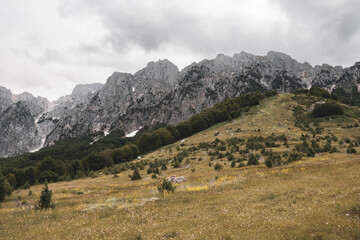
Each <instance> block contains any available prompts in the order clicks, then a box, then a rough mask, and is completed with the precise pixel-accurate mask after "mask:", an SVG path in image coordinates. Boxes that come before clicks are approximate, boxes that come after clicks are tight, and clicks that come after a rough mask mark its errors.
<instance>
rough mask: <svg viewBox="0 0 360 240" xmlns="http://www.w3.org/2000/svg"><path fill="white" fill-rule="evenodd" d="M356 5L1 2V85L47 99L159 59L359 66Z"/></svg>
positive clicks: (345, 1)
mask: <svg viewBox="0 0 360 240" xmlns="http://www.w3.org/2000/svg"><path fill="white" fill-rule="evenodd" d="M359 12H360V1H359V0H302V1H295V0H294V1H290V0H251V1H245V0H196V1H195V0H141V1H140V0H31V1H29V0H1V1H0V17H1V20H0V36H1V37H0V63H1V64H0V86H5V87H6V88H8V89H11V91H12V92H13V93H17V94H18V93H21V92H23V91H28V92H30V93H32V94H34V95H35V96H38V95H40V96H44V97H47V98H48V99H50V100H55V99H57V98H58V97H60V96H62V95H65V94H70V93H71V91H72V89H73V88H74V86H75V85H76V84H79V83H92V82H101V83H105V81H106V79H107V77H108V76H109V75H111V74H112V72H114V71H121V72H131V73H134V72H136V71H137V70H139V69H141V68H143V67H144V66H146V63H147V62H149V61H156V60H158V59H164V58H167V59H169V60H170V61H172V62H173V63H175V64H176V65H177V66H178V67H179V69H182V68H183V67H185V66H186V65H189V64H190V63H192V62H198V61H200V60H202V59H204V58H208V59H209V58H214V57H215V56H216V55H217V54H218V53H225V54H228V55H231V56H232V55H233V54H234V53H239V52H241V51H245V52H250V53H253V54H257V55H266V53H267V52H268V51H269V50H274V51H281V52H284V53H287V54H289V55H291V56H292V57H293V58H295V59H297V60H298V61H299V62H304V61H308V62H309V63H310V64H312V65H316V64H322V63H329V64H331V65H343V66H345V67H347V66H350V65H352V64H353V63H354V62H356V61H360V14H359Z"/></svg>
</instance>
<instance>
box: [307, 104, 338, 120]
mask: <svg viewBox="0 0 360 240" xmlns="http://www.w3.org/2000/svg"><path fill="white" fill-rule="evenodd" d="M312 113H313V116H314V117H326V116H332V115H343V114H344V110H343V108H342V107H341V106H340V105H339V104H337V103H335V102H326V103H324V104H316V105H315V107H314V110H313V112H312Z"/></svg>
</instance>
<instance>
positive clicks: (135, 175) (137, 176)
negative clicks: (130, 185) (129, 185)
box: [131, 168, 141, 181]
mask: <svg viewBox="0 0 360 240" xmlns="http://www.w3.org/2000/svg"><path fill="white" fill-rule="evenodd" d="M139 179H141V176H140V172H139V170H138V169H137V168H135V170H134V172H133V174H132V175H131V181H134V180H139Z"/></svg>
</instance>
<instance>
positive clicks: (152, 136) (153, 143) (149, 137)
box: [137, 133, 161, 153]
mask: <svg viewBox="0 0 360 240" xmlns="http://www.w3.org/2000/svg"><path fill="white" fill-rule="evenodd" d="M137 145H138V147H139V148H140V151H141V152H142V153H145V152H148V151H150V150H154V149H156V148H158V147H160V146H161V138H160V136H159V134H157V133H144V134H143V135H141V136H140V138H139V141H138V144H137Z"/></svg>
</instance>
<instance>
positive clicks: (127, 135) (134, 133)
mask: <svg viewBox="0 0 360 240" xmlns="http://www.w3.org/2000/svg"><path fill="white" fill-rule="evenodd" d="M140 129H142V127H140V128H139V129H138V130H135V131H133V132H131V133H128V134H126V135H125V137H134V136H135V135H136V133H137V132H138V131H139V130H140Z"/></svg>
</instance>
